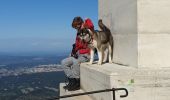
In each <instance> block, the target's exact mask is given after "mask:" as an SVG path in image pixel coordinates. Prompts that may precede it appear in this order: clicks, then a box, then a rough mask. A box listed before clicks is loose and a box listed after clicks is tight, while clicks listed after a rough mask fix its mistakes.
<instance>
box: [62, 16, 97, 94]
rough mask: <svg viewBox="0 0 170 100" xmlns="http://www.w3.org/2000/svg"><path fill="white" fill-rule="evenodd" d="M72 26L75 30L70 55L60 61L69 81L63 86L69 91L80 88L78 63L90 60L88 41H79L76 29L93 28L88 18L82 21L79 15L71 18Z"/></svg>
mask: <svg viewBox="0 0 170 100" xmlns="http://www.w3.org/2000/svg"><path fill="white" fill-rule="evenodd" d="M72 27H73V28H75V29H76V30H77V36H76V41H75V44H74V45H73V49H72V52H71V56H70V57H68V58H65V59H63V60H62V61H61V64H62V66H63V67H64V72H65V74H66V76H67V78H68V82H69V83H68V84H67V85H66V86H64V87H63V88H64V89H67V90H69V91H74V90H78V89H80V63H82V62H87V61H89V60H90V48H88V43H86V42H84V41H81V39H80V38H79V36H78V35H79V33H78V30H80V29H82V28H88V29H90V30H92V31H93V30H94V26H93V23H92V21H91V20H90V19H86V20H85V21H83V19H82V18H81V17H75V18H74V19H73V22H72Z"/></svg>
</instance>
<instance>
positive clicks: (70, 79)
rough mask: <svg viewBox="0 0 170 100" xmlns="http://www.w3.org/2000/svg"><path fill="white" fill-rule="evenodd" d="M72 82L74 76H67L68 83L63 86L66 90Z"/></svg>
mask: <svg viewBox="0 0 170 100" xmlns="http://www.w3.org/2000/svg"><path fill="white" fill-rule="evenodd" d="M73 82H74V78H68V84H67V85H66V86H63V88H64V89H65V90H66V89H68V88H69V87H70V86H72V84H73Z"/></svg>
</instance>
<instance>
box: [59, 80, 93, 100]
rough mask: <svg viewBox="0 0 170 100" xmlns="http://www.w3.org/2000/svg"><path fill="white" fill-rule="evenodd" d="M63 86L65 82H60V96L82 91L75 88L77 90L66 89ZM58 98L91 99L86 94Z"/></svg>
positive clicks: (64, 99)
mask: <svg viewBox="0 0 170 100" xmlns="http://www.w3.org/2000/svg"><path fill="white" fill-rule="evenodd" d="M63 86H65V83H60V96H63V95H71V94H77V93H84V91H83V90H81V89H80V90H77V91H67V90H65V89H63ZM60 100H92V99H91V98H90V97H89V96H88V95H83V96H75V97H69V98H63V99H60Z"/></svg>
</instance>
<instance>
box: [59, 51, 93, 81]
mask: <svg viewBox="0 0 170 100" xmlns="http://www.w3.org/2000/svg"><path fill="white" fill-rule="evenodd" d="M89 60H90V55H88V54H80V55H79V56H78V59H75V58H74V57H68V58H65V59H63V60H62V61H61V65H62V67H64V73H65V74H66V76H67V77H68V78H80V63H83V62H87V61H89Z"/></svg>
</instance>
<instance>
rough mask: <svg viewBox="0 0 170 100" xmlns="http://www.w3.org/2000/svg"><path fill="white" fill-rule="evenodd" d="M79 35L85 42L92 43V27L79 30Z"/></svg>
mask: <svg viewBox="0 0 170 100" xmlns="http://www.w3.org/2000/svg"><path fill="white" fill-rule="evenodd" d="M78 36H79V37H80V39H81V40H82V41H84V42H87V43H90V42H91V41H92V34H91V31H90V29H87V28H83V29H80V30H78Z"/></svg>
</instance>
